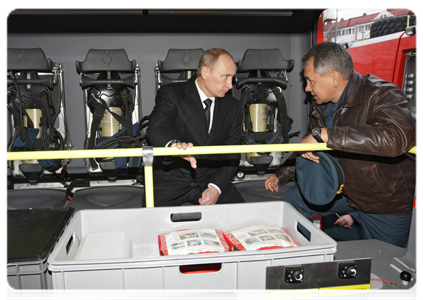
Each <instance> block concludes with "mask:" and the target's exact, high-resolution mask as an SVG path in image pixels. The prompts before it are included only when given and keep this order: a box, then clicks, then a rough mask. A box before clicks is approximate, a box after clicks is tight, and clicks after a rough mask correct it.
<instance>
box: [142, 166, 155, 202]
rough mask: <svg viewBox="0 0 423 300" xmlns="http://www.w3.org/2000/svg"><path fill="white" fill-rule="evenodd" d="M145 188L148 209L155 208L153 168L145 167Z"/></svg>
mask: <svg viewBox="0 0 423 300" xmlns="http://www.w3.org/2000/svg"><path fill="white" fill-rule="evenodd" d="M144 187H145V201H146V207H147V208H152V207H154V188H153V187H154V185H153V167H152V166H149V167H144Z"/></svg>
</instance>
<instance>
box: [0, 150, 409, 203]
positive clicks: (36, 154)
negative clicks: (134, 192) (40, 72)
mask: <svg viewBox="0 0 423 300" xmlns="http://www.w3.org/2000/svg"><path fill="white" fill-rule="evenodd" d="M326 150H332V149H330V148H328V147H327V146H326V143H310V144H306V143H294V144H277V145H269V144H265V145H236V146H235V145H234V146H195V147H192V148H188V149H186V150H182V149H177V148H174V147H168V148H166V147H157V148H153V155H154V156H171V155H181V154H183V155H198V154H200V155H201V154H223V153H249V152H292V151H326ZM409 152H410V153H413V154H416V153H417V147H413V148H412V149H411V150H410V151H409ZM136 156H143V149H142V148H131V149H89V150H57V151H22V152H7V160H8V161H9V160H33V159H78V158H101V157H136ZM144 180H145V195H146V206H147V207H148V208H151V207H154V193H153V167H152V166H145V167H144Z"/></svg>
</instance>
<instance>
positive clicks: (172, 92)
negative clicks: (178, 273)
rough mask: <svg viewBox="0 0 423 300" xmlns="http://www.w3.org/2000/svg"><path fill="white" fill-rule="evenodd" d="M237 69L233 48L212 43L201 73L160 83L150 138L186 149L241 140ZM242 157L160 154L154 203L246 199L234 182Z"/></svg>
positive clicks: (203, 60) (156, 169)
mask: <svg viewBox="0 0 423 300" xmlns="http://www.w3.org/2000/svg"><path fill="white" fill-rule="evenodd" d="M235 72H236V67H235V63H234V60H233V58H232V56H231V55H230V54H229V53H228V52H226V51H225V50H223V49H210V50H207V51H206V52H204V54H203V56H202V57H201V59H200V62H199V64H198V70H197V75H198V77H197V78H196V77H192V78H191V79H189V80H188V81H187V82H183V83H174V84H169V85H165V86H163V87H161V88H160V89H159V90H158V92H157V96H156V105H155V107H154V109H153V112H152V113H151V115H150V122H149V126H148V129H147V137H148V139H149V141H150V143H151V144H152V145H153V146H155V147H177V148H178V149H181V152H183V151H184V150H185V149H187V148H189V147H193V146H212V145H238V144H240V137H241V120H242V117H241V106H240V101H239V100H237V99H235V98H234V97H232V96H231V95H229V94H228V93H227V92H228V91H229V90H230V89H231V88H232V79H233V76H234V75H235ZM207 99H209V100H211V101H209V100H207ZM205 100H207V101H205ZM204 101H205V102H204ZM206 103H208V104H206ZM207 111H208V112H207ZM207 119H209V121H208V120H207ZM239 159H240V155H239V154H222V155H198V156H191V155H181V156H177V157H156V158H155V163H154V167H153V168H154V202H155V206H174V205H182V204H183V203H184V202H190V203H192V204H201V205H211V204H222V203H243V202H244V200H243V199H242V196H241V195H240V193H239V192H238V191H237V189H236V188H235V186H234V185H233V184H232V183H231V179H232V177H233V176H234V174H235V172H236V170H237V167H238V165H239Z"/></svg>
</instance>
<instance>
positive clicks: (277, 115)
mask: <svg viewBox="0 0 423 300" xmlns="http://www.w3.org/2000/svg"><path fill="white" fill-rule="evenodd" d="M236 66H237V75H236V88H237V89H241V96H240V100H241V104H242V106H243V108H242V113H243V128H242V133H241V135H242V138H241V141H242V143H243V144H280V143H289V139H290V137H292V136H293V135H290V134H289V131H290V129H291V124H292V122H293V121H292V119H291V118H289V117H288V114H287V106H286V101H285V98H284V95H283V94H282V90H285V89H286V88H287V86H288V77H287V72H291V71H292V69H293V68H294V60H292V59H291V60H285V59H284V58H283V55H282V53H281V51H280V50H279V49H277V48H274V49H247V50H246V51H245V53H244V56H243V58H242V60H241V61H238V62H237V64H236ZM297 134H299V133H295V134H294V135H297ZM277 155H279V156H280V155H281V154H279V153H274V154H273V155H269V153H247V154H246V160H247V161H248V163H250V164H253V166H254V167H255V169H256V172H257V174H259V175H262V174H265V172H266V170H267V169H268V167H269V165H270V164H271V163H272V161H274V160H273V158H274V156H277ZM279 163H280V162H279V161H275V162H274V164H275V165H277V164H279Z"/></svg>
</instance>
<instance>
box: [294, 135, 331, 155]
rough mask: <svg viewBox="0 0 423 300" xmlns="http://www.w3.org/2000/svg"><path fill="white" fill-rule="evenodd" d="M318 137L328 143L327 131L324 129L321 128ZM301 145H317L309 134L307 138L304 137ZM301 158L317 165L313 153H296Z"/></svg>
mask: <svg viewBox="0 0 423 300" xmlns="http://www.w3.org/2000/svg"><path fill="white" fill-rule="evenodd" d="M320 136H321V138H322V140H323V141H324V142H325V143H327V142H328V134H327V130H326V128H322V129H321V133H320ZM301 143H310V144H311V143H317V141H316V140H315V139H314V137H313V136H312V135H311V134H309V135H308V136H306V137H305V138H304V139H303V140H302V141H301ZM298 153H299V154H300V155H301V156H302V157H303V158H305V159H308V160H311V161H314V162H315V163H319V159H320V158H319V157H318V156H316V155H314V154H313V152H311V151H307V152H305V151H304V152H298Z"/></svg>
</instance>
